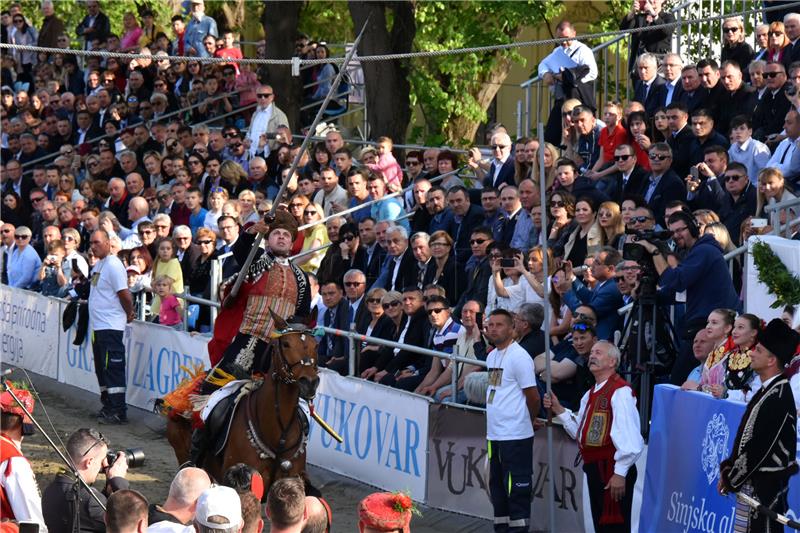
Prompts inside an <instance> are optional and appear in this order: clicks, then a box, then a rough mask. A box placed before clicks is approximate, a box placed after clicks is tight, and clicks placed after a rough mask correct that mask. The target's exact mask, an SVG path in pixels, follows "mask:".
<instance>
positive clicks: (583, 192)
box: [555, 176, 608, 206]
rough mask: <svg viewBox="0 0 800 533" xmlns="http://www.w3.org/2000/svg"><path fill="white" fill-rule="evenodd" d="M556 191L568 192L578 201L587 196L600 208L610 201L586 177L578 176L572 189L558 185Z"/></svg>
mask: <svg viewBox="0 0 800 533" xmlns="http://www.w3.org/2000/svg"><path fill="white" fill-rule="evenodd" d="M555 190H557V191H559V190H560V191H567V192H568V193H570V194H571V195H572V196H574V197H575V200H576V201H577V200H579V199H580V198H581V197H582V196H586V197H588V198H591V199H592V200H593V201H594V205H596V206H599V205H600V204H602V203H603V202H605V201H606V200H608V196H606V195H605V193H603V192H602V191H599V190H598V189H597V187H596V186H595V183H594V182H593V181H592V180H590V179H589V178H587V177H586V176H578V177H577V178H575V181H574V182H573V183H572V186H571V187H570V188H566V187H562V186H561V184H558V186H557V187H556V189H555Z"/></svg>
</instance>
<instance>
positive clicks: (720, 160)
mask: <svg viewBox="0 0 800 533" xmlns="http://www.w3.org/2000/svg"><path fill="white" fill-rule="evenodd" d="M694 168H696V169H697V179H696V180H695V179H692V177H691V176H688V177H687V182H686V184H687V189H688V194H687V196H686V200H687V201H688V203H689V207H691V208H692V210H695V209H710V210H711V211H714V212H715V213H717V214H720V209H722V205H723V203H724V202H725V174H726V171H727V168H728V151H727V150H726V149H725V148H724V147H723V146H719V145H716V146H708V147H706V149H705V150H704V151H703V161H702V162H700V163H698V164H697V165H695V166H694Z"/></svg>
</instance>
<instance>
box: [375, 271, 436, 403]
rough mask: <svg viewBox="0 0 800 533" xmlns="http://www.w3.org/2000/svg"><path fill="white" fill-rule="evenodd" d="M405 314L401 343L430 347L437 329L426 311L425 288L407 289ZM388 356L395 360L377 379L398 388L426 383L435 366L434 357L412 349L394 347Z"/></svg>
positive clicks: (408, 389) (404, 292)
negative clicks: (432, 326) (430, 371)
mask: <svg viewBox="0 0 800 533" xmlns="http://www.w3.org/2000/svg"><path fill="white" fill-rule="evenodd" d="M403 313H404V314H405V315H406V324H405V327H404V328H403V330H402V331H401V332H400V338H399V339H398V340H397V342H400V343H403V344H409V345H412V346H424V347H429V346H430V345H431V342H432V340H433V333H434V332H432V331H431V323H430V321H429V320H428V313H427V312H426V311H425V305H424V300H423V299H422V291H421V290H419V289H418V288H417V287H416V285H415V286H413V287H407V288H406V289H405V290H403ZM387 356H389V357H391V359H390V360H389V361H388V362H387V363H386V365H385V367H384V370H382V371H380V372H378V373H377V374H375V381H378V382H380V383H382V384H384V385H389V386H391V387H397V388H398V389H403V390H407V391H413V390H414V389H416V388H417V385H419V384H420V383H422V380H423V379H425V375H426V374H427V373H428V371H429V370H430V367H431V358H430V357H428V356H427V355H421V354H418V353H415V352H410V351H408V350H400V349H394V350H393V351H389V352H388V353H387ZM376 365H377V363H376ZM379 368H380V367H379Z"/></svg>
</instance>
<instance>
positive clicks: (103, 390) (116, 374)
mask: <svg viewBox="0 0 800 533" xmlns="http://www.w3.org/2000/svg"><path fill="white" fill-rule="evenodd" d="M89 244H90V245H91V248H92V253H94V255H95V257H97V259H98V261H97V264H96V265H95V266H94V268H93V269H92V274H91V278H90V279H91V292H90V293H89V325H90V327H91V328H92V339H93V340H92V350H93V351H94V371H95V374H96V375H97V383H98V385H100V401H101V402H102V404H103V407H102V409H100V412H99V413H98V415H97V422H98V423H100V424H124V423H126V422H127V421H128V418H127V404H126V403H125V385H126V382H125V346H124V345H123V344H122V335H123V333H124V332H125V325H126V324H127V323H128V322H130V321H131V320H133V297H132V296H131V293H130V291H129V290H128V276H127V273H126V272H125V266H124V265H123V264H122V261H120V260H119V258H118V257H117V256H115V255H112V254H111V242H110V240H109V236H108V233H107V232H106V231H105V230H102V229H99V230H97V231H95V232H94V233H92V237H91V240H90V241H89Z"/></svg>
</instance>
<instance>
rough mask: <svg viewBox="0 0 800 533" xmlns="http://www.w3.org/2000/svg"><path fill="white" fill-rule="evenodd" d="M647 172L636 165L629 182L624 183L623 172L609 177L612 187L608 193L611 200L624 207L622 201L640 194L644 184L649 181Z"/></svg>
mask: <svg viewBox="0 0 800 533" xmlns="http://www.w3.org/2000/svg"><path fill="white" fill-rule="evenodd" d="M647 174H648V173H647V171H646V170H645V169H643V168H642V167H640V166H639V165H636V166H635V167H633V170H632V171H631V175H630V176H628V181H627V182H626V183H625V184H623V183H622V172H620V171H617V172H614V173H613V174H610V175H609V176H608V181H609V182H610V183H611V184H612V186H611V187H610V188H609V189H608V190H607V191H606V193H607V194H608V195H609V196H610V197H611V199H612V200H613V201H615V202H617V203H618V204H620V205H622V200H623V199H624V198H625V197H626V196H628V195H631V194H639V192H640V191H641V190H642V183H644V180H646V179H647Z"/></svg>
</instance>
